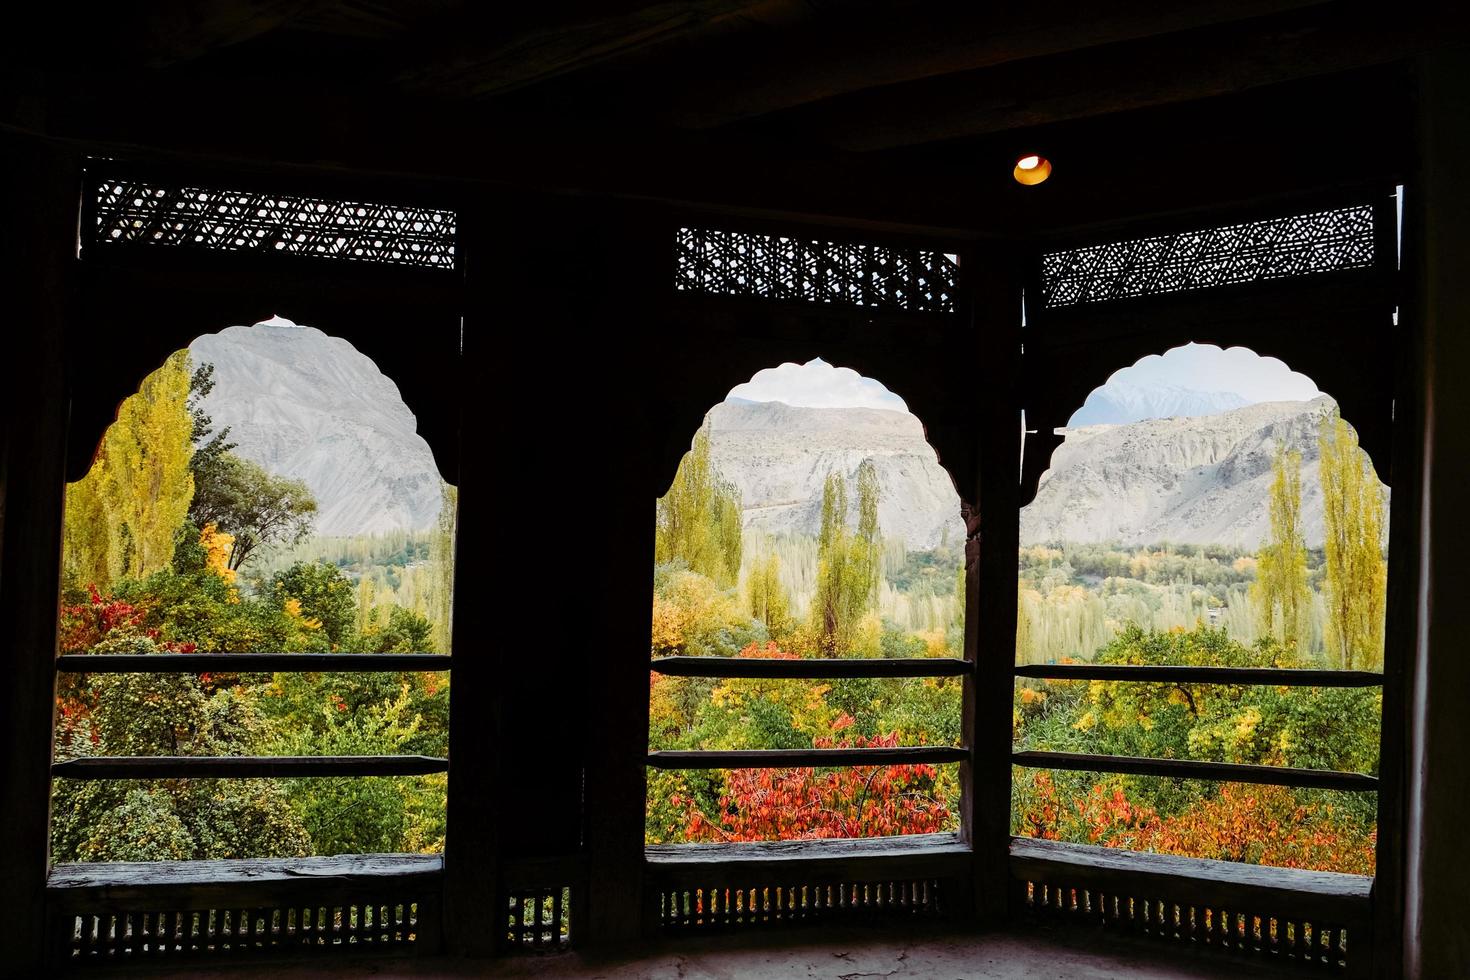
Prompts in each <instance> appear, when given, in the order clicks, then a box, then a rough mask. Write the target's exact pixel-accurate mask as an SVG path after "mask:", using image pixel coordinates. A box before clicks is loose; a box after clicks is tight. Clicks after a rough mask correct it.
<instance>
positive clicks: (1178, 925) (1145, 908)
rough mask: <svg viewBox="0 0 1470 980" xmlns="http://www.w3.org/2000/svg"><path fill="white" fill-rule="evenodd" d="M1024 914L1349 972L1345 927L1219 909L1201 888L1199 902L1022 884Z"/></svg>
mask: <svg viewBox="0 0 1470 980" xmlns="http://www.w3.org/2000/svg"><path fill="white" fill-rule="evenodd" d="M1022 903H1023V906H1024V908H1025V910H1026V911H1028V912H1030V913H1032V914H1033V915H1037V916H1049V917H1052V918H1054V919H1056V920H1061V921H1067V922H1078V921H1085V922H1090V923H1093V924H1096V925H1098V926H1102V927H1104V928H1108V929H1114V930H1119V931H1122V932H1127V933H1135V934H1139V935H1147V936H1151V937H1153V938H1156V939H1163V940H1168V941H1172V942H1179V943H1186V944H1190V945H1193V946H1198V947H1203V948H1207V949H1215V950H1219V951H1222V952H1233V953H1249V954H1252V955H1257V956H1262V957H1265V958H1267V959H1269V960H1271V961H1272V962H1277V963H1285V964H1292V965H1295V966H1299V967H1301V968H1303V969H1307V970H1323V969H1326V970H1331V971H1333V972H1345V971H1346V970H1347V969H1348V929H1347V928H1346V927H1344V926H1343V925H1341V924H1339V923H1323V922H1312V921H1310V920H1306V919H1303V918H1301V917H1300V916H1297V917H1295V918H1293V917H1291V913H1290V911H1289V910H1285V909H1260V908H1257V909H1245V910H1243V909H1238V908H1220V907H1217V906H1216V905H1214V904H1212V903H1210V902H1209V899H1208V888H1202V889H1201V898H1200V902H1199V903H1198V904H1194V903H1188V904H1186V903H1180V902H1171V901H1168V900H1166V899H1162V898H1150V897H1148V896H1144V895H1128V894H1116V893H1113V892H1108V891H1104V890H1101V889H1097V888H1086V887H1071V886H1068V885H1058V884H1043V883H1037V882H1025V883H1024V889H1023V893H1022Z"/></svg>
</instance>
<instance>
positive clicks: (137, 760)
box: [51, 755, 449, 779]
mask: <svg viewBox="0 0 1470 980" xmlns="http://www.w3.org/2000/svg"><path fill="white" fill-rule="evenodd" d="M448 770H449V760H448V759H438V758H434V757H432V756H427V755H322V756H318V755H199V756H187V755H160V756H141V755H104V756H92V757H89V758H85V759H72V760H70V761H68V762H57V763H53V764H52V766H51V775H53V776H58V777H60V778H62V779H263V778H272V777H275V778H299V777H305V776H425V775H428V774H430V773H436V772H447V771H448Z"/></svg>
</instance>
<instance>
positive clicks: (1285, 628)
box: [1252, 444, 1312, 648]
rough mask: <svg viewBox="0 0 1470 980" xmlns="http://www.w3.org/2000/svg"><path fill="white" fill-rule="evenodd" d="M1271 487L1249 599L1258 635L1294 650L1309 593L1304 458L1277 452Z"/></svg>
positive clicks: (1303, 624)
mask: <svg viewBox="0 0 1470 980" xmlns="http://www.w3.org/2000/svg"><path fill="white" fill-rule="evenodd" d="M1274 470H1275V478H1274V479H1273V480H1272V481H1271V497H1270V514H1271V536H1270V537H1269V538H1268V539H1267V541H1266V543H1265V544H1263V545H1262V546H1261V550H1260V553H1259V554H1258V555H1257V557H1256V582H1255V584H1254V585H1253V586H1252V597H1253V598H1254V599H1256V601H1257V603H1258V607H1259V610H1260V617H1261V624H1260V629H1261V633H1262V634H1263V635H1266V636H1274V637H1275V638H1276V639H1278V640H1280V641H1281V642H1282V643H1283V644H1284V645H1286V646H1288V647H1292V648H1296V647H1297V646H1298V644H1299V643H1301V642H1302V641H1303V639H1304V637H1305V633H1306V629H1307V622H1308V616H1309V615H1310V612H1311V602H1312V590H1311V588H1310V587H1309V586H1308V585H1307V546H1306V538H1305V535H1304V533H1303V530H1302V455H1301V453H1299V452H1287V450H1286V447H1285V445H1284V444H1278V445H1277V447H1276V461H1275V464H1274Z"/></svg>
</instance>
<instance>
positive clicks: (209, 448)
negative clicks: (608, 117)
mask: <svg viewBox="0 0 1470 980" xmlns="http://www.w3.org/2000/svg"><path fill="white" fill-rule="evenodd" d="M212 391H214V365H213V364H200V365H199V366H198V367H196V368H195V369H194V373H193V374H192V375H191V376H190V377H189V419H190V423H191V427H190V438H189V441H190V442H191V443H192V444H193V446H194V455H193V456H192V457H191V458H190V460H189V468H190V470H191V471H192V472H193V473H194V485H195V487H196V488H197V487H200V486H209V485H210V484H212V483H215V482H216V481H217V480H218V473H219V467H220V465H221V463H222V461H223V460H224V458H225V457H226V456H227V455H228V454H229V453H230V451H231V450H232V449H234V448H235V443H233V442H227V441H226V440H227V439H228V438H229V435H230V427H229V426H225V427H224V428H223V429H221V430H220V431H219V432H215V431H214V419H212V418H210V416H209V414H208V413H207V412H205V411H204V399H206V398H208V397H209V394H210V392H212ZM190 513H191V516H195V515H194V511H193V507H192V506H191V508H190ZM207 523H208V521H204V522H198V521H196V524H197V525H198V526H199V527H203V526H204V525H205V524H207Z"/></svg>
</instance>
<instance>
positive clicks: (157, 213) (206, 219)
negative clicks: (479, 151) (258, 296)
mask: <svg viewBox="0 0 1470 980" xmlns="http://www.w3.org/2000/svg"><path fill="white" fill-rule="evenodd" d="M92 194H93V202H92V205H93V212H94V214H95V227H94V228H93V229H91V233H90V239H89V242H90V243H91V244H95V245H98V246H99V247H109V248H117V247H122V246H127V245H153V246H168V247H173V248H183V249H202V250H206V251H226V252H264V253H279V254H285V255H306V256H314V257H317V258H324V259H338V260H344V261H352V262H377V263H386V264H389V265H405V266H419V267H423V268H431V269H452V268H454V265H455V235H456V230H455V229H456V214H455V212H453V211H445V210H439V209H435V208H426V207H416V206H407V205H397V204H383V203H379V202H372V201H359V200H329V199H326V198H316V197H305V196H301V195H289V194H268V193H258V192H253V191H242V190H232V189H229V188H221V187H204V186H200V185H198V184H183V183H170V182H167V181H162V180H144V179H136V178H132V177H111V176H107V174H106V172H105V171H103V172H101V173H97V174H94V175H93V184H92ZM85 231H86V229H84V232H85Z"/></svg>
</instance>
